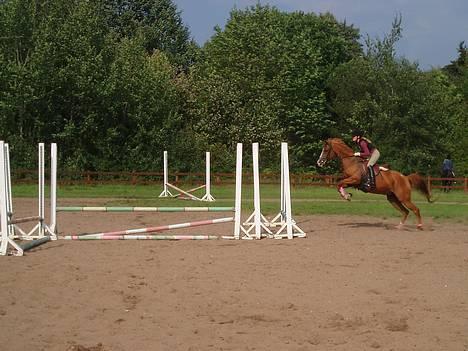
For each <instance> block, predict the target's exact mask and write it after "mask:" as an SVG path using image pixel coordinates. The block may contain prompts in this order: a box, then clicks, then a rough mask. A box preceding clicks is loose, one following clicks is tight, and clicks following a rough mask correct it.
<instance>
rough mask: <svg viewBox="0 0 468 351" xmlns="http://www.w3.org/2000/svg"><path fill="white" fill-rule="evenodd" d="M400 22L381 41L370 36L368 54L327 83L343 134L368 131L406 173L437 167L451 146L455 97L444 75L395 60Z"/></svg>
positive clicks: (383, 158)
mask: <svg viewBox="0 0 468 351" xmlns="http://www.w3.org/2000/svg"><path fill="white" fill-rule="evenodd" d="M400 25H401V21H400V20H398V19H396V20H395V21H394V22H393V27H392V31H391V33H390V34H389V35H388V36H386V37H385V38H384V39H383V40H379V39H375V40H370V39H369V38H368V40H367V51H366V53H365V55H364V56H363V57H359V58H356V59H353V60H351V61H350V62H348V63H345V64H343V65H342V66H341V67H339V68H338V69H337V70H336V72H335V73H334V74H333V76H332V78H331V79H330V80H329V84H328V86H329V89H330V99H331V100H330V103H331V105H332V108H333V110H334V111H335V113H336V115H337V120H338V121H339V123H340V130H341V131H342V133H343V134H344V135H349V132H350V130H351V129H352V128H355V127H361V128H362V129H364V130H365V131H366V132H367V133H368V134H369V135H370V137H371V139H373V141H374V142H375V144H376V145H377V146H378V147H379V149H380V151H381V153H382V156H381V161H382V162H389V163H390V164H391V165H392V167H394V168H396V169H399V170H401V171H403V172H411V171H421V172H427V171H435V170H436V169H438V167H439V164H438V159H439V155H440V154H441V153H443V152H445V151H446V150H447V149H448V140H447V138H446V136H447V134H448V133H449V132H450V130H451V128H452V127H451V123H450V122H449V121H452V116H453V113H454V112H455V106H456V105H457V97H456V94H455V93H454V87H453V86H452V85H451V84H450V82H449V81H448V80H447V79H445V78H444V76H443V75H441V74H438V73H437V72H431V73H425V72H421V71H420V70H419V69H418V66H417V65H416V64H413V63H410V62H409V61H407V60H405V59H404V58H403V59H397V58H395V55H394V52H395V51H394V49H393V46H394V44H395V43H396V42H397V40H398V39H399V38H400V36H401V28H400ZM448 122H449V123H448Z"/></svg>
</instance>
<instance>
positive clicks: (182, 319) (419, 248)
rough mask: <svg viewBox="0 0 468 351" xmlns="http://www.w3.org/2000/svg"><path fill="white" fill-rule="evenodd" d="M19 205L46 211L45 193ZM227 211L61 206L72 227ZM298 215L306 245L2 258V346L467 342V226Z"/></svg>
mask: <svg viewBox="0 0 468 351" xmlns="http://www.w3.org/2000/svg"><path fill="white" fill-rule="evenodd" d="M88 201H89V200H88ZM67 203H68V204H72V203H74V204H77V203H80V204H83V202H82V201H81V202H79V201H77V200H73V201H72V200H70V201H68V202H67V201H62V200H61V204H62V205H67ZM92 204H93V205H97V203H96V201H94V202H93V203H92ZM14 205H15V208H16V209H18V216H21V215H31V213H32V214H33V215H34V213H35V212H36V210H35V208H36V206H37V204H36V200H35V199H17V200H16V201H15V204H14ZM28 209H29V211H28ZM226 216H230V214H228V215H226V214H223V213H218V214H217V213H59V215H58V221H59V222H58V223H59V231H60V234H62V235H65V234H76V233H82V232H99V231H103V230H122V229H133V228H141V227H146V226H155V225H163V224H173V223H181V222H188V221H194V220H202V219H208V218H219V217H226ZM296 220H297V222H298V224H299V226H300V227H301V228H302V229H303V230H304V231H306V232H307V234H308V237H307V238H306V239H294V240H267V239H265V240H260V241H229V240H216V241H179V242H174V241H65V240H59V241H55V242H51V243H48V244H46V245H43V246H41V247H38V248H36V249H33V250H32V251H30V252H28V253H26V256H24V257H0V266H1V269H0V280H1V289H0V301H1V303H0V349H1V350H5V351H25V350H27V351H32V350H47V351H78V350H79V351H85V350H92V351H123V350H125V351H146V350H298V351H300V350H304V351H305V350H320V351H322V350H343V351H345V350H346V351H362V350H386V351H390V350H394V351H404V350H421V351H428V350H431V351H433V350H440V351H452V350H453V351H466V350H468V225H467V224H461V223H458V224H446V223H445V224H442V223H438V222H436V221H434V220H431V219H430V218H425V226H426V227H425V230H424V231H422V232H421V231H417V230H416V229H415V226H414V224H413V223H414V217H411V220H412V221H411V223H410V225H408V226H407V228H406V229H405V230H400V231H399V230H396V229H394V225H395V224H397V222H398V219H396V218H390V219H385V220H382V219H378V218H371V217H355V216H353V217H348V216H322V215H320V216H303V217H297V218H296ZM232 227H233V225H232V223H227V224H219V225H211V226H207V227H198V228H189V229H185V230H178V231H172V232H171V233H174V234H177V233H178V234H219V235H230V234H232V231H233V229H232Z"/></svg>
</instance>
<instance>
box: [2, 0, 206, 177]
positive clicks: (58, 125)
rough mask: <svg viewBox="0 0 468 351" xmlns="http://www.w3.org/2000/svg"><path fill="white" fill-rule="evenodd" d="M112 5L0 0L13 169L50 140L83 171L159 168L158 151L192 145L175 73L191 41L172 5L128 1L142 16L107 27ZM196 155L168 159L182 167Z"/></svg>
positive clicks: (105, 0)
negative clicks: (180, 160)
mask: <svg viewBox="0 0 468 351" xmlns="http://www.w3.org/2000/svg"><path fill="white" fill-rule="evenodd" d="M120 5H121V6H125V4H124V5H122V4H121V3H120ZM127 5H128V4H127ZM116 6H117V5H116V4H115V3H114V2H113V1H110V0H99V1H83V0H51V1H36V0H10V1H6V2H2V3H0V19H1V21H0V28H1V29H2V33H5V34H6V35H5V36H2V38H1V39H0V63H1V68H0V77H1V80H0V86H1V88H2V89H1V90H0V114H1V115H2V119H1V121H0V128H1V129H0V134H1V138H2V139H4V140H7V141H8V140H11V144H12V163H13V166H14V167H26V168H34V167H35V165H34V164H35V162H36V161H35V159H36V156H35V155H36V154H37V151H36V145H35V144H36V143H37V142H38V141H47V142H57V143H58V144H59V147H60V156H61V159H60V162H61V164H62V165H65V166H66V167H67V168H73V169H87V170H113V169H116V170H127V169H128V170H132V169H136V170H147V169H152V170H154V169H160V168H161V163H162V161H161V159H162V157H161V156H160V155H161V154H162V150H163V149H165V148H171V147H173V145H175V144H177V145H178V146H179V150H180V151H179V153H180V154H189V153H188V152H187V150H190V151H194V152H196V150H197V148H196V147H195V144H196V143H195V142H194V140H195V138H194V137H193V136H192V135H193V133H192V132H191V129H190V123H187V122H188V121H186V119H185V116H186V113H185V112H184V111H185V109H186V100H187V93H188V88H187V83H186V81H187V79H186V77H185V74H184V73H180V65H188V63H189V62H190V60H189V57H190V55H191V53H190V50H192V49H193V48H192V47H191V45H192V44H191V42H190V41H189V40H188V31H187V29H186V28H185V27H184V26H183V25H182V23H181V21H180V17H179V15H178V13H177V12H176V11H175V7H174V5H172V3H171V2H170V1H168V0H160V1H156V0H155V1H141V2H132V6H131V8H130V7H129V8H128V10H129V11H130V10H131V11H137V10H138V9H139V10H138V11H140V12H141V11H143V12H144V11H145V10H144V9H148V11H149V12H148V13H149V14H150V15H151V16H152V17H151V16H150V17H148V18H143V19H141V21H136V22H132V23H133V24H134V25H135V26H134V27H132V28H133V31H131V32H130V31H127V32H126V31H125V30H124V29H125V28H124V27H125V25H129V24H128V23H120V25H122V28H119V27H118V26H114V27H112V26H109V22H110V19H111V18H114V19H116V18H117V19H119V17H115V16H116V14H117V13H118V11H117V10H118V7H116ZM138 11H137V12H138ZM111 14H113V15H114V17H112V16H111ZM162 14H164V16H162ZM121 15H122V18H125V17H126V16H127V15H126V13H121ZM159 15H161V16H159ZM136 17H137V18H140V17H138V16H136ZM132 18H133V19H135V18H134V17H132ZM132 21H133V20H132ZM169 24H170V28H171V30H170V31H168V32H165V33H164V35H163V33H162V32H161V30H162V29H161V28H169ZM152 28H153V29H154V28H159V32H158V30H152ZM119 29H120V30H119ZM158 33H159V34H158ZM158 35H159V37H160V38H159V39H160V40H159V39H157V37H158ZM161 36H163V37H161ZM163 39H164V40H163ZM172 44H173V46H171V45H172ZM158 49H159V50H158ZM179 133H180V135H179ZM180 137H183V138H184V140H186V141H187V143H186V144H185V146H184V147H182V146H180V143H179V141H180V140H178V139H179V138H180ZM156 155H157V156H156ZM203 156H204V155H203V154H202V153H201V152H200V156H199V158H197V157H192V158H191V159H189V160H188V159H187V158H186V159H185V160H184V161H190V162H183V164H179V165H178V166H179V167H181V168H185V169H191V168H192V166H193V165H194V164H195V162H197V161H200V159H203ZM199 164H200V165H201V164H202V162H199ZM175 166H176V165H175Z"/></svg>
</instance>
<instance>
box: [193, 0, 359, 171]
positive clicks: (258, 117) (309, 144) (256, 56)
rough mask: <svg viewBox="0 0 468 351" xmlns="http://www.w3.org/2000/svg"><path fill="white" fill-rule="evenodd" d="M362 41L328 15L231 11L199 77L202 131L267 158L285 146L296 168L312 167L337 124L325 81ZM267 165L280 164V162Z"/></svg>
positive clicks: (197, 111)
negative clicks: (254, 147) (322, 139)
mask: <svg viewBox="0 0 468 351" xmlns="http://www.w3.org/2000/svg"><path fill="white" fill-rule="evenodd" d="M357 35H358V32H357V30H355V29H354V28H352V27H348V26H346V25H345V24H342V23H338V22H337V21H336V20H335V19H334V18H333V16H331V15H330V14H327V15H320V16H317V15H315V14H312V13H310V14H305V13H302V12H295V13H284V12H280V11H279V10H277V9H276V8H274V7H269V6H261V5H257V6H255V7H251V8H248V9H246V10H233V11H232V12H231V15H230V19H229V20H228V23H227V24H226V27H225V29H224V30H221V29H220V28H217V29H216V34H215V35H214V36H213V37H212V39H211V40H210V41H209V42H208V43H207V44H206V45H205V47H204V48H203V50H202V54H201V60H200V63H199V64H197V65H196V67H195V68H194V71H193V75H192V81H193V85H194V91H195V96H196V101H195V102H196V103H195V104H194V108H193V114H194V116H195V118H196V119H198V120H199V123H198V125H197V131H198V132H199V133H201V134H203V135H204V136H205V137H206V138H207V139H208V140H209V143H211V144H214V143H218V144H221V145H225V146H226V148H233V146H234V144H235V143H236V142H245V143H249V142H253V141H258V142H260V143H261V144H262V150H264V151H265V155H267V154H270V155H274V153H273V150H275V151H278V150H279V142H280V141H281V140H287V141H289V142H290V143H291V146H292V160H296V162H299V164H300V165H302V166H310V165H311V164H314V162H315V157H316V151H317V148H318V140H317V139H318V138H317V136H318V135H319V134H320V133H321V130H322V129H324V128H327V126H329V125H332V124H333V123H334V122H333V120H331V118H330V115H329V113H328V111H327V106H326V98H325V82H326V79H327V78H328V75H329V74H330V72H332V71H333V69H334V68H335V67H336V66H337V65H339V64H341V63H343V62H346V61H348V60H349V59H351V58H352V57H353V56H355V55H357V54H358V53H359V52H360V46H359V44H358V43H357ZM262 160H263V161H264V164H265V163H266V164H269V163H270V164H272V165H273V164H278V162H277V159H276V158H275V160H274V161H273V160H268V159H266V158H262ZM270 161H271V162H270Z"/></svg>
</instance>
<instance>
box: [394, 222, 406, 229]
mask: <svg viewBox="0 0 468 351" xmlns="http://www.w3.org/2000/svg"><path fill="white" fill-rule="evenodd" d="M403 226H404V224H403V223H400V224H398V225H396V226H395V229H398V230H401V229H403Z"/></svg>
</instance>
